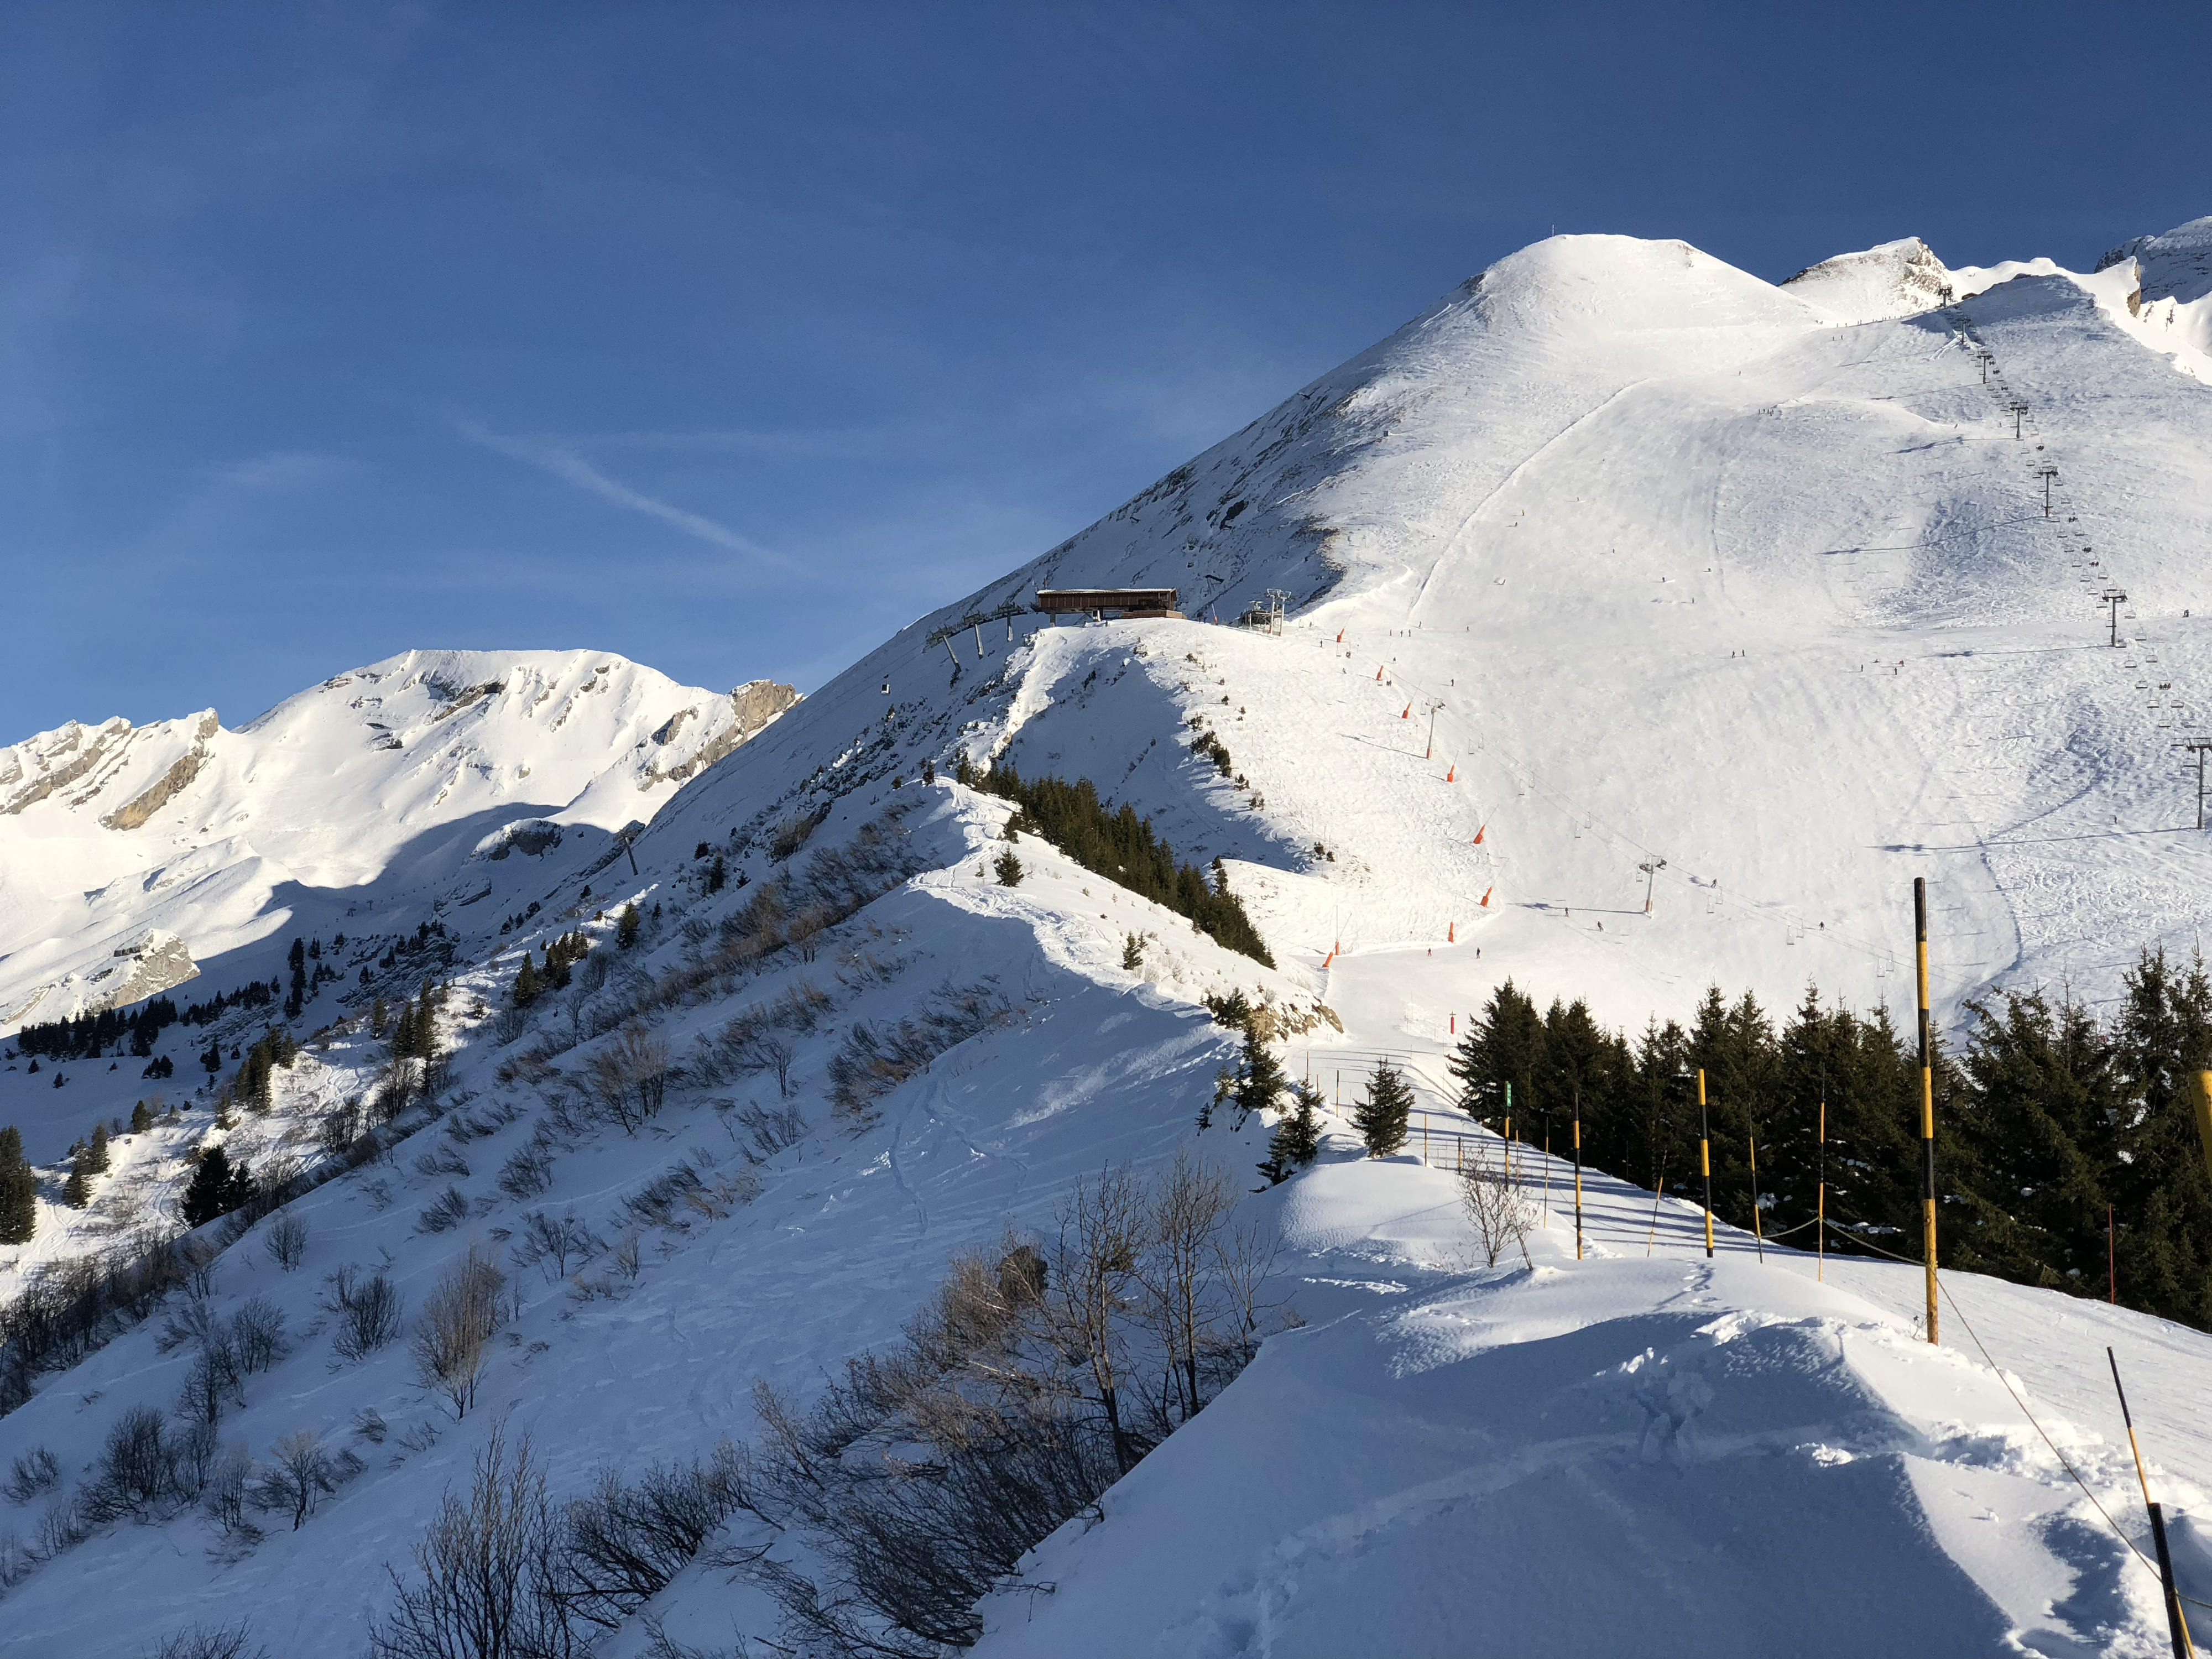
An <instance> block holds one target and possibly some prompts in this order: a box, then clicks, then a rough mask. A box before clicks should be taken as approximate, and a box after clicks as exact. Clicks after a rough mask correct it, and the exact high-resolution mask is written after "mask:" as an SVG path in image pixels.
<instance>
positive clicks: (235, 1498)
mask: <svg viewBox="0 0 2212 1659" xmlns="http://www.w3.org/2000/svg"><path fill="white" fill-rule="evenodd" d="M257 1472H258V1471H257V1470H256V1468H255V1467H254V1462H253V1459H252V1456H251V1455H248V1454H247V1452H246V1444H245V1443H244V1442H243V1441H240V1442H239V1443H236V1444H234V1445H231V1446H229V1447H227V1448H225V1449H224V1450H223V1453H222V1456H220V1457H218V1458H216V1461H215V1465H214V1467H213V1468H211V1469H210V1471H209V1472H208V1478H207V1484H206V1486H204V1487H203V1488H202V1490H201V1492H200V1507H201V1508H202V1509H203V1510H206V1512H207V1515H208V1517H209V1519H210V1520H212V1521H213V1522H215V1523H216V1525H217V1526H218V1527H221V1528H222V1530H223V1531H224V1532H225V1533H226V1534H229V1533H240V1534H245V1535H246V1538H248V1539H249V1540H251V1539H255V1538H258V1537H259V1536H260V1535H261V1533H260V1528H258V1527H256V1526H255V1525H254V1524H253V1523H252V1522H250V1521H248V1520H247V1519H246V1492H247V1491H248V1489H249V1487H250V1486H251V1485H252V1480H253V1477H254V1475H255V1474H256V1473H257Z"/></svg>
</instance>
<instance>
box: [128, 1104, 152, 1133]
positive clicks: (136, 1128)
mask: <svg viewBox="0 0 2212 1659" xmlns="http://www.w3.org/2000/svg"><path fill="white" fill-rule="evenodd" d="M152 1127H154V1115H153V1113H151V1112H149V1111H148V1110H147V1109H146V1103H145V1102H144V1101H143V1100H142V1101H140V1102H139V1103H137V1105H136V1106H133V1107H132V1108H131V1133H132V1134H134V1135H143V1134H144V1133H146V1131H147V1130H149V1129H150V1128H152Z"/></svg>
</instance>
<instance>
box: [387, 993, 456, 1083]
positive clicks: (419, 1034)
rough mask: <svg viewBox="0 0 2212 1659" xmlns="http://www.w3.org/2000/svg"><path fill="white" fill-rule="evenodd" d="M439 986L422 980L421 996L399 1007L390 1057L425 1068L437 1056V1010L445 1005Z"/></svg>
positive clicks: (393, 1030) (393, 1026) (444, 998)
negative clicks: (418, 1064) (417, 1063)
mask: <svg viewBox="0 0 2212 1659" xmlns="http://www.w3.org/2000/svg"><path fill="white" fill-rule="evenodd" d="M445 1000H446V994H445V991H444V989H443V987H441V986H439V985H438V984H436V983H435V981H430V980H427V979H426V980H424V981H422V995H421V996H419V997H417V998H416V1000H413V1001H412V1002H403V1003H401V1004H400V1005H399V1018H398V1020H397V1021H395V1022H394V1023H393V1025H392V1058H393V1059H394V1060H421V1061H422V1062H423V1063H424V1064H425V1065H427V1064H428V1063H429V1062H430V1061H431V1060H435V1059H436V1058H437V1057H438V1010H439V1009H440V1008H441V1007H442V1006H444V1004H445Z"/></svg>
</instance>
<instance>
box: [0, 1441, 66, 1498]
mask: <svg viewBox="0 0 2212 1659" xmlns="http://www.w3.org/2000/svg"><path fill="white" fill-rule="evenodd" d="M61 1480H62V1465H61V1460H60V1459H59V1458H58V1457H56V1456H55V1455H53V1454H52V1452H50V1451H48V1450H47V1449H46V1448H45V1447H44V1446H34V1447H33V1448H32V1449H30V1450H29V1451H27V1452H25V1453H24V1454H23V1455H21V1457H19V1458H17V1459H16V1460H15V1468H13V1469H12V1470H10V1471H9V1475H8V1487H7V1491H8V1498H9V1502H10V1503H15V1504H27V1503H29V1502H30V1501H31V1500H32V1499H33V1498H36V1497H37V1496H39V1494H40V1493H41V1492H52V1490H53V1489H54V1488H55V1487H56V1486H59V1485H61Z"/></svg>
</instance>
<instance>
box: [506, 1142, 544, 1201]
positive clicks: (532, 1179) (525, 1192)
mask: <svg viewBox="0 0 2212 1659" xmlns="http://www.w3.org/2000/svg"><path fill="white" fill-rule="evenodd" d="M552 1184H553V1155H552V1154H551V1153H550V1152H547V1151H546V1150H545V1148H544V1146H540V1145H539V1144H538V1142H536V1141H532V1142H531V1143H530V1145H528V1146H523V1147H520V1148H518V1149H517V1150H516V1152H515V1153H514V1155H513V1157H511V1158H508V1159H507V1162H506V1163H504V1164H501V1165H500V1169H499V1189H500V1191H501V1192H503V1193H505V1194H507V1196H508V1197H509V1198H512V1199H514V1200H517V1201H520V1200H523V1199H526V1198H535V1197H537V1196H538V1194H540V1193H542V1192H544V1190H545V1189H546V1188H548V1187H550V1186H551V1185H552Z"/></svg>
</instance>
